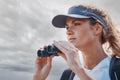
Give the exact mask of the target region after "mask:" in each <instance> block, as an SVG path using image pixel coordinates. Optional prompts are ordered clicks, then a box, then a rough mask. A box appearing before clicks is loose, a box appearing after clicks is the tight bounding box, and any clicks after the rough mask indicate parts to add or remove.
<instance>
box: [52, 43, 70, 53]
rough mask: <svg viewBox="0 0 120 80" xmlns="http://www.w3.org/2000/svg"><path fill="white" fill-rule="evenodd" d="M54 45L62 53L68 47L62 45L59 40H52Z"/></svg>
mask: <svg viewBox="0 0 120 80" xmlns="http://www.w3.org/2000/svg"><path fill="white" fill-rule="evenodd" d="M54 45H55V46H56V47H57V48H58V49H59V50H60V51H62V52H63V53H66V52H67V51H68V49H66V48H65V47H63V46H62V45H61V44H60V43H59V42H57V41H54Z"/></svg>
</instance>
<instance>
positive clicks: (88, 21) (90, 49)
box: [33, 5, 120, 80]
mask: <svg viewBox="0 0 120 80" xmlns="http://www.w3.org/2000/svg"><path fill="white" fill-rule="evenodd" d="M52 24H53V25H54V26H55V27H58V28H66V34H67V39H68V41H54V45H55V46H56V47H57V48H58V49H59V50H60V51H61V53H59V55H60V56H62V57H63V58H64V59H65V60H66V62H67V64H68V66H69V67H70V69H71V70H72V71H73V72H74V73H75V77H74V78H73V80H110V76H109V66H110V60H111V57H109V56H108V55H107V54H109V53H106V51H104V49H103V45H104V44H105V43H107V44H108V46H109V47H108V48H109V49H111V50H112V55H111V56H113V55H116V56H120V43H119V37H118V33H117V31H116V29H115V27H114V25H113V23H112V21H111V19H110V17H109V16H108V14H106V13H105V12H104V11H102V10H100V9H98V8H96V7H91V6H86V5H78V6H73V7H71V8H70V9H69V11H68V14H67V15H57V16H55V17H54V18H53V21H52ZM79 50H80V51H81V54H82V55H83V61H84V64H83V65H82V64H81V63H80V61H79V56H78V54H79V53H78V51H79ZM52 58H53V56H50V57H39V58H37V61H36V62H37V63H36V64H37V67H36V71H35V74H34V77H33V80H45V79H46V78H47V76H48V74H49V72H50V69H51V63H52Z"/></svg>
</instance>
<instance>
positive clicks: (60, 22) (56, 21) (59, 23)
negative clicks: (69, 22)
mask: <svg viewBox="0 0 120 80" xmlns="http://www.w3.org/2000/svg"><path fill="white" fill-rule="evenodd" d="M67 17H71V18H90V17H88V16H83V15H76V14H75V15H74V14H68V15H57V16H55V17H54V18H53V20H52V24H53V25H54V26H55V27H58V28H65V25H66V18H67Z"/></svg>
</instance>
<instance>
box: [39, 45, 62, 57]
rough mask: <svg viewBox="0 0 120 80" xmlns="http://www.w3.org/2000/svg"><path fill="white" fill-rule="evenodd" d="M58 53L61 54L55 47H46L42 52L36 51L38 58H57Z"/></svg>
mask: <svg viewBox="0 0 120 80" xmlns="http://www.w3.org/2000/svg"><path fill="white" fill-rule="evenodd" d="M58 52H61V51H60V50H59V49H58V48H57V47H56V46H55V45H48V46H47V47H45V48H44V49H43V50H38V51H37V56H38V57H47V56H51V55H54V56H58Z"/></svg>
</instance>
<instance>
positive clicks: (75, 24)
mask: <svg viewBox="0 0 120 80" xmlns="http://www.w3.org/2000/svg"><path fill="white" fill-rule="evenodd" d="M73 25H74V26H79V25H81V23H80V22H76V23H73Z"/></svg>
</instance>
